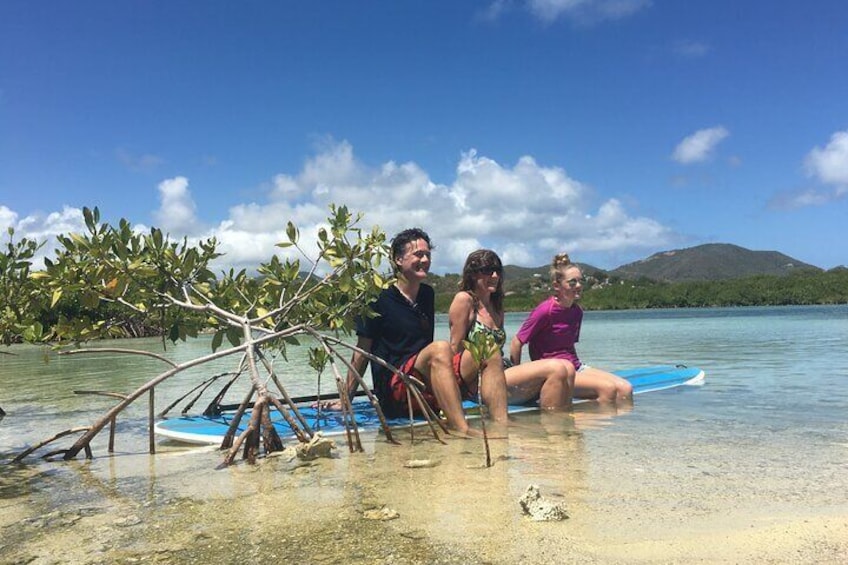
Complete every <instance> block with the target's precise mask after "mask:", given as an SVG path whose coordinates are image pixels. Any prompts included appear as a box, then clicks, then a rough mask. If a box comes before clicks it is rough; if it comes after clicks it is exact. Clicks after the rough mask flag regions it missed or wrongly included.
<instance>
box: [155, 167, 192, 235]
mask: <svg viewBox="0 0 848 565" xmlns="http://www.w3.org/2000/svg"><path fill="white" fill-rule="evenodd" d="M159 199H160V201H161V204H160V206H159V209H158V210H157V211H156V212H154V214H153V217H154V219H155V220H156V223H157V226H156V227H158V228H161V229H162V230H164V231H166V232H170V233H172V234H173V233H182V234H187V235H193V234H194V232H195V231H196V230H197V228H198V224H199V222H198V221H197V217H196V216H195V211H196V208H197V207H196V206H195V204H194V200H193V199H192V197H191V193H190V192H189V190H188V179H187V178H185V177H174V178H172V179H167V180H164V181H162V182H161V183H159Z"/></svg>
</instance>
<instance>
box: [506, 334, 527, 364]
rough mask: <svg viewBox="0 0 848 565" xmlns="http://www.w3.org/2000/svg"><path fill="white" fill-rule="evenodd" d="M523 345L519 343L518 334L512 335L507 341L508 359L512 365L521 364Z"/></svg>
mask: <svg viewBox="0 0 848 565" xmlns="http://www.w3.org/2000/svg"><path fill="white" fill-rule="evenodd" d="M523 347H524V344H523V343H521V340H520V339H518V336H514V337H513V338H512V341H510V342H509V360H510V361H512V364H513V365H520V364H521V349H522V348H523Z"/></svg>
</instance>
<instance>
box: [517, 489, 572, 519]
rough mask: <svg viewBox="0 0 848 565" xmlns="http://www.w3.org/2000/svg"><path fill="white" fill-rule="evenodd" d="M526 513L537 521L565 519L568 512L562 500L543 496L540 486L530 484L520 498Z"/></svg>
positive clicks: (519, 500) (519, 501)
mask: <svg viewBox="0 0 848 565" xmlns="http://www.w3.org/2000/svg"><path fill="white" fill-rule="evenodd" d="M518 503H519V504H520V505H521V509H522V510H523V511H524V513H525V514H527V515H528V516H530V517H531V518H532V519H533V520H536V521H540V522H541V521H548V520H565V519H566V518H568V513H567V512H566V511H565V505H564V504H563V503H562V502H557V501H554V500H550V499H548V498H545V497H543V496H542V494H541V493H540V492H539V487H537V486H536V485H530V486H528V487H527V490H526V491H525V492H524V494H522V495H521V498H519V499H518Z"/></svg>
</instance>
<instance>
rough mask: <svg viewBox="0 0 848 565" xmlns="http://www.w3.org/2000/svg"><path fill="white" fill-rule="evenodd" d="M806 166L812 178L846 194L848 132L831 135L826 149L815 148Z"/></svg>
mask: <svg viewBox="0 0 848 565" xmlns="http://www.w3.org/2000/svg"><path fill="white" fill-rule="evenodd" d="M804 164H805V166H806V168H807V173H808V174H809V175H810V176H812V177H816V178H818V179H819V180H820V181H821V182H823V183H825V184H829V185H834V186H835V187H836V188H837V190H838V191H840V192H841V193H843V194H844V193H845V190H846V189H848V130H845V131H838V132H836V133H834V134H833V135H831V136H830V142H829V143H828V144H827V145H826V146H825V147H824V148H820V147H815V148H813V149H812V151H810V152H809V153H808V154H807V158H806V160H805V161H804Z"/></svg>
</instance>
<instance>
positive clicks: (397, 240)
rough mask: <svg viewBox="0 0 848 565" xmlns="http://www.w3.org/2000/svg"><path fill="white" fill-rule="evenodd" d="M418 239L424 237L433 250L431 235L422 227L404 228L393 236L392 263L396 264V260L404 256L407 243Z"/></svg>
mask: <svg viewBox="0 0 848 565" xmlns="http://www.w3.org/2000/svg"><path fill="white" fill-rule="evenodd" d="M416 239H423V240H424V241H426V242H427V247H429V248H430V249H431V250H432V249H433V244H432V243H431V242H430V236H429V235H427V232H425V231H424V230H422V229H421V228H409V229H408V230H403V231H402V232H400V233H398V234H397V235H396V236H394V237H393V238H392V265H394V264H395V261H396V260H398V259H400V258H401V257H403V252H404V251H405V250H406V244H407V243H409V242H411V241H415V240H416Z"/></svg>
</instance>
